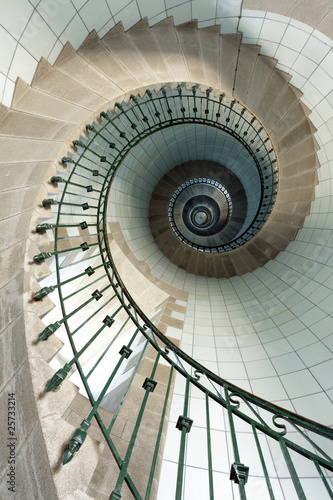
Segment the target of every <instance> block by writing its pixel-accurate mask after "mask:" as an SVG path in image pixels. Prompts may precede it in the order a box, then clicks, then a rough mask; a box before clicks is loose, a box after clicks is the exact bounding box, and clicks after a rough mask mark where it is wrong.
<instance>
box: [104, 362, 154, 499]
mask: <svg viewBox="0 0 333 500" xmlns="http://www.w3.org/2000/svg"><path fill="white" fill-rule="evenodd" d="M159 358H160V353H158V354H157V356H156V359H155V363H154V366H153V369H152V371H151V375H150V379H151V380H153V378H154V375H155V372H156V369H157V365H158V361H159ZM155 384H156V382H155ZM153 390H154V388H152V386H151V385H150V384H147V385H146V387H145V395H144V397H143V400H142V403H141V406H140V410H139V414H138V416H137V419H136V422H135V426H134V429H133V432H132V436H131V439H130V442H129V445H128V447H127V451H126V455H125V458H124V460H123V463H122V466H121V469H120V472H119V476H118V481H117V484H116V487H115V489H114V491H113V492H112V496H114V497H116V498H117V495H118V496H119V495H120V492H121V488H122V485H123V482H124V480H125V478H126V476H127V469H128V464H129V461H130V459H131V455H132V452H133V448H134V445H135V441H136V438H137V435H138V432H139V428H140V425H141V421H142V417H143V414H144V411H145V408H146V404H147V401H148V397H149V394H150V392H152V391H153ZM112 496H111V498H112Z"/></svg>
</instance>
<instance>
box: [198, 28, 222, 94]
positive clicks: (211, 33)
mask: <svg viewBox="0 0 333 500" xmlns="http://www.w3.org/2000/svg"><path fill="white" fill-rule="evenodd" d="M198 35H199V44H200V47H201V56H202V57H201V64H202V68H203V73H204V79H203V80H202V82H203V83H205V84H206V85H207V86H209V87H212V88H213V89H219V88H220V78H219V71H216V70H217V65H219V66H220V26H209V27H207V28H200V29H199V30H198ZM218 93H219V92H218Z"/></svg>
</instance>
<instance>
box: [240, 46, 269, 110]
mask: <svg viewBox="0 0 333 500" xmlns="http://www.w3.org/2000/svg"><path fill="white" fill-rule="evenodd" d="M276 63H277V60H276V59H273V58H271V57H267V56H262V55H260V54H259V55H258V57H257V58H256V61H255V66H254V68H253V72H252V77H251V81H250V85H249V87H248V90H247V93H246V96H245V99H244V104H245V106H247V107H248V108H249V109H250V110H251V111H252V112H254V110H255V109H257V107H258V105H259V103H260V101H261V98H262V94H263V92H264V91H265V88H266V86H267V84H268V82H269V80H270V78H271V77H272V73H273V71H274V69H275V66H276Z"/></svg>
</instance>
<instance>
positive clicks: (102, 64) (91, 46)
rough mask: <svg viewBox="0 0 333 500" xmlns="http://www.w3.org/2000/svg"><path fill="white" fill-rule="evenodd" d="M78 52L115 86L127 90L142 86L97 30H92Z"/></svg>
mask: <svg viewBox="0 0 333 500" xmlns="http://www.w3.org/2000/svg"><path fill="white" fill-rule="evenodd" d="M78 54H79V55H81V56H82V57H84V58H85V59H86V60H87V61H88V62H89V64H91V65H92V66H93V67H95V68H96V69H97V71H100V72H101V73H102V74H103V75H104V76H105V77H107V78H108V79H109V80H110V83H112V84H113V85H114V86H115V87H118V89H120V90H122V91H123V92H126V91H128V90H132V89H133V88H137V87H140V86H141V85H140V83H139V82H138V80H136V79H135V78H134V77H133V75H131V74H129V73H128V71H127V70H126V69H125V67H124V66H123V65H121V64H120V63H119V62H118V60H117V59H116V58H115V57H114V56H113V55H112V53H111V52H110V51H109V50H108V49H107V47H106V45H105V44H104V43H103V42H102V40H101V39H100V38H99V36H98V35H97V33H96V32H91V33H90V35H88V37H87V38H86V40H85V41H84V42H83V43H82V45H81V46H80V47H79V49H78Z"/></svg>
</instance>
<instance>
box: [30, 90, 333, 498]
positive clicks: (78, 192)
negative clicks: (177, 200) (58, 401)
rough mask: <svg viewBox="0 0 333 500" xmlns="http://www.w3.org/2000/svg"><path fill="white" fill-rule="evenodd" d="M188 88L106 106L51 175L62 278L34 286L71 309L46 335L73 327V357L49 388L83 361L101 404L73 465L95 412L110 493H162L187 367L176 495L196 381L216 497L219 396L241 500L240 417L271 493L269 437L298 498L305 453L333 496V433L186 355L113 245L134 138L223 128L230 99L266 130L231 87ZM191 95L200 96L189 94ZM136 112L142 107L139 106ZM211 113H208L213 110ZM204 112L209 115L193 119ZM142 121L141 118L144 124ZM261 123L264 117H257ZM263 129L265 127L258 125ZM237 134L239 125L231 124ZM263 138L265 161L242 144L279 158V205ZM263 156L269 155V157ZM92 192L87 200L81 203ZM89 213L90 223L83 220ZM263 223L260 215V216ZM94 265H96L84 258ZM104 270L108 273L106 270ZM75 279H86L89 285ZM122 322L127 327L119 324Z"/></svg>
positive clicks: (302, 491)
mask: <svg viewBox="0 0 333 500" xmlns="http://www.w3.org/2000/svg"><path fill="white" fill-rule="evenodd" d="M177 92H178V93H177ZM177 92H176V93H172V92H170V91H166V90H165V89H164V88H162V92H161V95H158V94H157V95H156V96H153V94H152V92H150V91H147V93H146V96H145V97H144V98H143V99H142V100H140V98H139V97H136V96H132V106H133V108H131V105H125V104H116V107H117V108H118V111H117V112H116V113H115V114H114V115H113V116H112V117H111V116H110V115H109V114H107V113H102V114H101V116H102V117H103V119H104V120H103V123H102V125H101V126H99V125H89V126H87V129H88V130H89V131H90V133H89V138H88V140H83V139H81V140H79V141H74V144H75V145H76V146H77V156H68V157H64V158H63V162H64V164H66V165H67V174H65V175H63V176H57V177H54V178H52V179H51V182H53V183H56V184H59V192H60V194H59V200H58V201H57V200H55V198H50V199H47V200H44V201H43V205H44V206H52V208H53V209H54V212H56V214H55V222H54V223H53V221H52V220H51V219H50V221H51V222H52V223H50V221H48V222H44V223H42V224H40V225H39V226H37V228H36V231H37V232H41V231H46V230H50V229H54V251H51V252H43V251H42V252H41V253H40V254H39V255H36V256H35V257H34V261H35V262H36V263H38V262H41V261H44V260H45V259H49V258H52V259H54V262H55V268H56V283H55V284H53V285H52V286H49V287H44V288H42V289H41V290H40V291H39V292H36V293H35V294H34V297H33V298H34V300H36V301H38V300H41V299H42V298H43V297H44V296H46V295H48V294H52V292H54V291H55V290H57V291H58V294H59V300H60V306H61V312H62V317H61V318H60V319H59V320H58V321H56V322H55V323H53V324H51V325H49V326H47V327H46V328H45V329H44V330H43V331H42V332H41V333H40V334H39V337H38V340H39V341H45V340H47V339H48V338H49V337H50V335H52V334H54V333H55V332H56V331H57V330H58V329H59V328H63V327H64V328H65V329H66V332H67V336H68V340H69V343H70V346H71V348H72V351H73V357H72V358H71V359H69V360H68V361H67V363H65V365H64V366H63V367H62V368H61V369H60V370H58V371H57V372H56V373H55V375H54V376H53V378H52V379H51V380H50V381H48V382H47V386H46V391H47V392H52V391H56V390H58V389H60V387H61V384H62V382H63V380H64V379H65V378H66V377H67V376H68V375H69V374H70V373H71V372H72V371H73V369H76V370H77V372H78V373H79V376H80V379H81V381H82V384H83V387H84V389H85V391H86V394H87V397H88V399H89V401H90V404H91V409H90V411H89V413H88V415H87V416H86V418H85V419H84V421H83V422H82V425H81V427H80V428H78V429H77V430H76V431H75V433H74V434H73V436H72V439H71V441H70V443H68V445H67V448H66V451H65V453H64V457H63V464H66V463H68V462H69V461H70V460H71V459H72V458H73V456H74V455H75V454H76V453H77V452H78V451H79V449H80V447H81V446H82V445H83V444H84V440H85V438H86V435H87V430H88V428H89V426H90V425H91V422H92V419H93V418H95V419H96V420H97V422H98V425H99V427H100V429H101V431H102V433H103V435H104V438H105V441H106V443H107V444H108V446H109V448H110V450H111V452H112V454H113V457H114V459H115V462H116V464H117V466H118V468H119V475H118V478H117V479H116V483H115V485H114V489H113V491H112V492H111V495H110V499H112V500H116V499H119V498H121V497H122V489H123V487H124V484H125V483H126V485H127V486H128V488H129V490H130V491H131V493H132V495H133V498H135V499H143V498H144V499H145V500H148V499H149V498H152V494H153V493H152V484H153V479H154V477H155V474H156V471H157V462H158V455H159V453H160V446H161V442H162V434H163V424H164V422H165V419H166V416H167V412H168V400H169V398H170V395H171V392H172V387H173V379H174V375H175V374H176V373H177V374H180V376H181V377H183V379H184V383H185V391H184V395H183V396H184V397H183V412H182V414H180V415H179V419H178V421H177V425H176V427H177V429H179V431H180V433H179V436H180V442H179V460H178V465H177V469H178V470H177V482H176V491H175V498H176V499H177V500H178V499H181V498H182V495H183V487H184V472H185V468H186V458H185V455H186V446H187V443H188V440H189V439H191V433H190V431H191V428H192V424H193V419H192V418H191V414H190V412H189V400H190V391H191V390H192V389H191V388H196V389H198V390H199V391H200V392H201V394H202V397H203V401H204V407H205V416H206V425H205V427H206V443H205V450H206V454H207V464H208V467H207V470H208V484H209V488H208V491H207V496H206V498H209V499H213V498H217V493H216V487H215V486H214V474H213V473H214V470H215V464H214V453H213V443H212V435H211V430H212V429H211V423H210V422H211V417H212V409H211V407H212V404H214V405H218V406H219V407H220V408H224V409H225V414H226V421H227V427H228V431H229V433H230V436H231V448H232V452H231V456H232V459H231V462H232V463H231V467H230V479H231V480H232V481H233V482H234V483H235V484H237V485H238V489H239V497H240V498H241V499H246V498H247V494H246V487H245V485H246V483H247V481H248V478H249V474H250V475H251V463H243V459H242V456H243V454H244V453H243V452H244V446H243V445H242V444H241V443H240V442H239V432H238V431H237V429H238V422H239V421H243V422H245V423H246V424H247V425H248V428H249V429H251V433H252V437H253V443H254V447H253V454H257V457H258V459H259V463H260V467H261V471H262V472H261V474H262V477H263V478H264V482H265V485H266V495H268V496H267V498H270V499H274V498H279V496H276V493H275V492H274V487H273V481H272V478H271V474H270V465H269V463H268V457H267V450H266V448H264V447H263V439H264V436H266V438H270V439H271V440H272V441H274V442H277V443H278V444H279V446H280V450H281V452H282V456H283V459H284V461H285V464H286V467H287V469H288V471H289V475H290V478H291V479H292V482H293V485H294V489H295V492H296V495H297V497H298V498H300V499H306V498H308V496H307V492H306V487H305V485H304V478H302V477H301V476H302V473H301V470H300V469H301V467H302V463H303V462H299V461H298V457H302V459H304V458H306V459H307V463H309V464H310V465H311V467H310V468H311V471H312V473H313V477H317V478H318V481H319V483H318V484H320V485H321V486H320V487H321V488H323V491H324V492H325V494H326V496H327V498H333V487H332V475H331V473H332V472H333V460H332V458H331V456H330V455H331V446H332V440H333V430H332V429H330V428H328V427H326V426H324V425H322V424H319V423H316V422H313V421H311V420H309V419H307V418H305V417H302V416H300V415H297V414H295V413H293V412H291V411H288V410H286V409H283V408H280V407H279V406H276V405H274V404H272V403H270V402H268V401H266V400H264V399H262V398H260V397H257V396H255V395H253V394H251V393H249V392H247V391H245V390H243V389H240V388H239V387H237V386H235V385H234V384H231V383H229V382H228V381H227V380H224V379H222V378H220V377H219V376H217V375H216V374H214V373H213V372H212V371H210V370H208V369H207V368H205V367H204V366H203V365H201V364H199V363H198V362H196V361H195V360H194V359H193V358H191V357H190V356H189V355H187V354H186V353H185V352H183V351H182V350H181V349H180V348H178V347H177V346H176V345H175V344H174V343H173V342H172V341H170V339H168V338H167V337H166V336H165V335H163V334H162V333H161V332H160V331H159V329H158V328H157V327H156V326H155V325H154V324H153V322H152V321H151V320H150V319H149V318H148V317H147V316H146V315H145V313H144V312H143V311H142V310H141V309H140V308H139V307H138V305H137V304H136V303H135V301H134V300H133V298H132V296H131V294H130V292H129V291H128V290H127V288H126V286H125V285H124V283H123V281H122V279H121V276H120V275H119V273H118V270H117V267H116V265H115V262H114V260H113V257H112V253H111V251H110V246H109V242H108V228H107V223H108V221H107V201H108V195H109V192H110V186H111V185H112V180H113V178H114V176H115V175H116V173H117V170H118V168H119V167H120V165H121V162H122V160H123V158H124V157H125V156H126V154H127V153H128V151H129V150H130V149H131V148H132V147H133V146H135V145H136V144H138V143H139V142H140V141H141V140H142V139H143V138H144V137H146V136H147V135H149V134H152V133H154V132H155V131H156V130H162V129H163V128H165V127H169V126H173V125H175V124H177V123H178V122H180V123H186V122H191V123H204V124H206V125H211V126H215V125H213V124H212V123H210V121H209V118H208V117H207V115H208V114H209V112H210V111H213V112H215V114H216V113H219V114H221V113H220V111H216V109H219V110H222V107H223V106H224V107H225V109H224V112H225V113H226V116H227V117H228V116H229V119H230V121H229V122H227V123H228V124H229V126H230V127H231V126H232V125H234V126H235V125H237V124H238V127H235V130H234V132H233V133H234V136H235V137H237V140H241V138H240V136H239V132H240V131H239V130H238V129H239V128H240V129H241V130H243V132H245V131H247V134H245V136H247V135H248V136H249V137H250V141H251V140H253V143H254V144H255V140H254V139H253V138H252V139H251V132H252V133H253V134H255V133H256V135H257V136H258V135H260V133H261V131H262V129H260V124H259V126H258V122H256V119H255V118H254V117H253V116H252V117H251V116H250V115H249V112H248V111H247V110H245V108H243V109H244V111H243V112H241V113H238V111H233V107H234V106H235V104H236V103H235V101H231V103H228V104H227V103H225V104H224V103H223V98H224V96H223V95H221V96H220V98H218V99H210V95H209V94H210V91H209V90H208V91H207V92H206V95H197V93H196V89H195V88H193V89H192V90H191V91H190V92H185V91H184V90H183V89H182V87H180V86H178V91H177ZM184 94H185V95H184ZM176 98H177V99H179V101H178V102H181V103H182V105H181V107H179V110H180V113H181V115H182V116H180V117H175V116H174V115H173V108H172V107H171V105H170V102H175V101H172V99H176ZM182 99H188V100H189V102H191V104H192V102H193V103H194V105H193V106H192V108H191V109H192V110H193V111H192V113H191V116H189V117H186V116H185V110H186V108H185V107H184V104H183V102H182ZM190 99H191V100H193V101H190ZM147 103H148V106H149V107H148V106H147ZM209 103H210V104H209ZM212 103H213V104H212ZM158 106H160V108H159V107H158ZM209 106H211V108H209ZM216 107H217V108H216ZM174 108H175V107H174ZM130 109H131V111H132V113H131V112H130V111H129V110H130ZM188 109H190V107H188ZM159 110H160V111H159ZM199 110H200V111H199ZM207 110H208V113H207V112H206V111H207ZM148 113H149V114H148ZM162 113H164V120H163V121H162V118H161V115H162ZM200 113H202V116H201V115H200V116H199V114H200ZM193 114H195V115H198V116H193ZM243 115H245V116H249V117H250V118H249V119H248V121H247V126H248V129H247V130H244V128H243V127H244V123H242V125H241V127H240V123H241V118H242V116H243ZM153 117H154V118H153ZM134 118H136V120H135V121H134ZM187 118H188V119H187ZM218 118H220V117H218ZM237 120H239V121H237ZM150 122H151V123H150ZM255 123H256V125H254V124H255ZM110 124H111V125H112V128H111V130H112V133H111V132H110V128H109V127H110ZM255 126H256V127H257V128H256V129H255ZM253 131H254V132H253ZM258 131H259V132H258ZM231 132H232V131H230V129H229V128H228V133H231ZM102 133H105V135H102ZM130 133H131V134H133V137H132V138H128V137H127V136H129V134H130ZM252 137H253V135H252ZM243 140H244V137H243ZM261 143H262V144H261V145H262V146H263V148H264V150H265V154H264V155H263V154H262V153H260V155H261V158H262V160H258V158H256V157H255V155H254V153H253V151H252V150H251V149H250V148H249V147H248V144H247V142H246V141H245V140H244V144H243V145H244V146H245V147H246V148H247V149H248V151H249V153H250V154H251V155H252V156H253V157H254V159H255V162H256V164H257V166H258V168H259V170H260V172H261V173H262V170H261V167H263V168H264V167H265V166H266V167H267V165H268V164H269V165H270V168H271V175H270V179H269V181H270V184H269V186H270V193H271V197H270V202H273V199H274V195H275V190H276V183H277V173H276V170H275V162H276V159H275V156H274V154H272V153H273V149H272V146H271V144H270V141H269V138H267V137H263V138H261ZM120 145H122V146H123V148H122V149H120ZM255 145H256V144H255ZM106 148H107V150H108V151H111V154H110V155H106V154H105V151H106ZM256 149H257V148H256ZM259 149H260V148H259ZM111 160H112V161H111ZM260 161H261V162H263V163H261V164H260ZM261 181H262V183H263V187H264V188H265V187H266V185H267V181H268V180H267V179H264V176H263V175H261ZM82 201H84V202H83V203H82ZM78 202H80V203H78ZM269 206H270V205H269ZM84 214H85V215H84ZM266 215H267V214H266ZM82 218H84V219H85V220H83V221H82ZM262 220H263V219H260V221H261V222H262ZM78 221H80V222H78ZM261 222H260V223H261ZM63 230H66V231H69V233H70V232H71V231H74V233H75V234H76V233H77V232H78V233H79V234H80V238H81V240H82V243H80V244H79V245H78V246H72V238H73V236H72V237H71V236H68V237H67V238H66V237H63ZM257 230H258V227H255V228H254V232H256V231H257ZM85 231H86V233H85ZM90 231H93V232H90ZM74 233H73V234H74ZM252 233H253V231H252ZM81 240H80V241H81ZM88 240H89V242H88ZM75 241H76V240H75ZM82 252H87V255H89V256H88V257H87V258H80V256H82V255H85V254H82ZM69 255H74V260H72V261H71V260H70V259H69V263H66V260H67V259H68V256H69ZM87 264H92V265H88V267H85V266H86V265H87ZM71 270H73V272H71ZM94 274H96V276H97V278H95V279H94ZM64 277H65V279H64ZM75 284H78V286H76V285H75ZM81 285H82V286H81ZM73 286H75V289H73ZM95 286H97V287H98V288H96V289H95V290H94V291H93V292H92V293H91V290H92V289H93V288H95ZM69 287H71V288H69ZM68 290H70V293H68ZM87 292H88V293H89V295H88V294H87ZM74 296H76V297H75V300H76V303H77V302H79V304H80V305H79V307H76V306H72V308H70V307H69V306H67V304H71V305H72V304H73V301H71V299H73V297H74ZM100 299H102V301H101V303H102V305H101V306H99V302H98V301H99V300H100ZM105 314H106V316H105V317H104V318H103V319H102V316H104V315H105ZM78 318H80V319H78ZM119 318H120V319H119ZM73 319H75V322H73ZM113 325H115V327H114V326H113ZM114 329H116V330H115V331H114ZM78 332H80V335H77V334H78ZM108 332H111V334H108ZM124 332H128V335H127V336H125V337H124V338H125V343H124V345H123V346H122V347H121V349H120V351H119V356H120V357H119V359H118V360H117V361H115V362H113V364H112V363H110V364H109V365H108V369H109V372H108V373H105V366H106V365H105V364H103V363H105V360H106V359H107V357H108V353H110V352H111V349H112V347H113V346H114V345H116V344H117V342H118V341H119V340H120V339H121V338H122V335H123V333H124ZM101 338H103V349H102V352H101V354H100V353H98V356H95V357H93V364H92V363H90V364H89V363H88V367H87V364H85V363H82V362H81V360H82V359H85V360H86V358H84V356H86V353H87V352H89V349H90V348H91V346H92V345H95V344H94V342H95V340H96V339H101ZM76 339H78V340H76ZM116 341H117V342H116ZM148 347H150V348H151V349H153V352H154V353H155V361H154V363H153V366H152V369H151V372H150V375H149V376H147V377H146V378H145V380H144V383H143V385H142V387H143V389H144V392H143V394H144V395H143V398H142V402H141V404H140V409H139V412H138V416H137V419H136V422H135V425H134V429H133V432H132V435H131V439H130V441H129V444H128V447H127V449H126V452H125V453H123V454H122V453H121V452H120V451H119V449H118V448H117V445H116V443H115V440H114V439H113V437H112V429H113V427H114V425H115V422H116V420H117V417H118V415H119V413H120V411H121V408H122V405H123V403H124V401H125V399H126V396H127V394H128V392H129V389H130V387H131V384H132V382H133V380H134V378H135V376H136V375H137V374H138V373H139V369H140V366H141V364H142V361H143V360H144V358H145V355H146V353H147V349H148ZM134 351H135V353H136V362H135V364H134V365H133V366H132V367H131V372H130V377H129V379H126V387H125V388H124V390H123V393H122V397H121V398H120V400H119V401H118V400H117V406H116V408H115V409H114V411H113V412H112V413H110V421H108V422H106V421H105V419H104V418H103V417H102V414H101V412H100V408H103V402H104V401H105V398H106V397H107V395H108V394H109V393H111V394H112V391H111V389H112V384H113V383H114V382H115V380H116V379H117V377H118V376H119V374H120V375H121V374H123V373H124V367H125V368H126V366H127V364H128V363H129V360H130V359H131V356H132V355H133V352H134ZM161 362H162V363H163V366H167V367H168V376H167V381H166V382H165V384H164V385H165V387H164V393H163V397H162V400H163V402H162V403H163V404H162V406H161V412H160V421H159V424H158V426H157V427H158V428H157V429H156V442H155V445H154V449H153V453H152V456H151V463H150V464H149V466H148V465H147V469H148V470H147V479H146V484H145V490H144V491H143V490H142V486H141V485H140V487H139V486H137V485H136V481H135V479H133V474H132V472H133V471H131V468H130V465H131V457H132V455H133V450H134V448H135V444H136V441H137V437H138V433H139V432H140V425H141V422H142V419H143V417H144V414H145V410H146V408H147V403H148V400H149V399H150V398H152V397H154V396H151V394H152V393H153V392H154V390H155V388H156V385H158V382H157V380H155V378H154V377H155V375H156V371H157V370H158V367H159V365H160V364H161ZM102 375H103V380H104V381H105V383H104V382H103V384H102V386H98V387H97V389H96V387H95V386H94V383H95V382H96V380H98V379H99V378H100V377H101V376H102ZM300 464H301V465H300ZM311 477H312V476H311ZM305 483H306V481H305ZM274 484H275V483H274Z"/></svg>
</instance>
